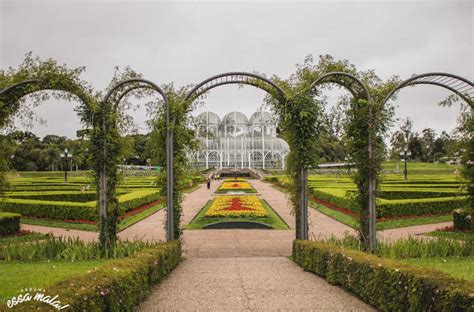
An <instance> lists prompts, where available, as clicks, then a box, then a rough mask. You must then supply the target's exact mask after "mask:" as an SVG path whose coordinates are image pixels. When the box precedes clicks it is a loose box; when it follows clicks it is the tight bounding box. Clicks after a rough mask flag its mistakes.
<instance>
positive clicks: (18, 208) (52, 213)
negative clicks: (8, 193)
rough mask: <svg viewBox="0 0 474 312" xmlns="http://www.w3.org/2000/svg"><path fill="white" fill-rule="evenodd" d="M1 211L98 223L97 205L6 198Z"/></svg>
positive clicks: (0, 208) (1, 204)
mask: <svg viewBox="0 0 474 312" xmlns="http://www.w3.org/2000/svg"><path fill="white" fill-rule="evenodd" d="M0 210H3V211H8V212H15V213H19V214H21V215H24V216H32V217H37V218H48V219H60V220H89V221H97V220H98V217H99V213H98V209H97V208H96V203H95V202H92V204H91V203H74V202H60V201H44V200H41V201H39V200H34V199H17V198H5V199H4V200H2V201H0Z"/></svg>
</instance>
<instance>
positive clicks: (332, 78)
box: [300, 72, 377, 253]
mask: <svg viewBox="0 0 474 312" xmlns="http://www.w3.org/2000/svg"><path fill="white" fill-rule="evenodd" d="M338 77H344V78H347V79H346V81H341V80H339V79H337V78H338ZM347 80H348V81H347ZM325 83H333V84H337V85H339V86H342V87H344V88H346V89H347V90H348V91H349V92H350V93H351V94H352V96H354V98H360V97H363V98H364V99H366V100H367V105H369V118H371V115H372V104H371V97H370V93H369V90H368V89H367V87H366V85H365V84H364V83H363V82H362V81H360V80H359V79H358V78H357V77H355V76H354V75H352V74H349V73H346V72H330V73H326V74H324V75H322V76H320V77H319V78H318V79H316V80H315V81H313V83H312V84H311V85H310V87H309V89H308V92H307V95H308V96H311V95H312V92H313V90H314V89H315V88H316V87H317V86H318V85H321V84H325ZM371 126H372V125H371V121H369V127H371ZM367 152H368V154H367V156H368V161H369V162H373V159H374V155H373V143H372V138H371V137H370V136H369V140H368V144H367ZM368 180H369V183H368V197H369V203H368V204H369V207H368V212H369V229H368V230H369V233H368V235H369V237H367V238H364V240H367V241H368V244H369V246H368V247H369V251H370V252H372V253H375V250H376V247H377V246H376V218H377V212H376V201H375V189H376V181H375V175H374V174H373V172H371V171H369V173H368ZM300 183H301V194H300V207H302V208H303V209H300V210H301V217H300V219H301V227H302V229H303V234H304V235H305V236H306V237H303V239H307V235H308V233H307V231H308V229H307V228H305V225H306V224H307V218H308V216H307V209H308V202H307V196H306V194H307V189H308V169H307V168H304V167H301V173H300Z"/></svg>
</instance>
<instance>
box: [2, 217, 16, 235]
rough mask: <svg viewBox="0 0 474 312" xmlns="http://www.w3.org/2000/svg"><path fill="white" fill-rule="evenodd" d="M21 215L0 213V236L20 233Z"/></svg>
mask: <svg viewBox="0 0 474 312" xmlns="http://www.w3.org/2000/svg"><path fill="white" fill-rule="evenodd" d="M20 219H21V215H19V214H17V213H10V212H0V235H4V234H12V233H17V232H19V231H20Z"/></svg>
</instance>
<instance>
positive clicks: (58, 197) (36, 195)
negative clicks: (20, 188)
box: [5, 191, 97, 203]
mask: <svg viewBox="0 0 474 312" xmlns="http://www.w3.org/2000/svg"><path fill="white" fill-rule="evenodd" d="M5 195H6V197H8V198H18V199H35V200H46V201H67V202H81V203H85V202H90V201H94V200H97V192H96V191H87V192H81V191H51V192H9V193H6V194H5Z"/></svg>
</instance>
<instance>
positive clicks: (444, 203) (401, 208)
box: [377, 196, 467, 217]
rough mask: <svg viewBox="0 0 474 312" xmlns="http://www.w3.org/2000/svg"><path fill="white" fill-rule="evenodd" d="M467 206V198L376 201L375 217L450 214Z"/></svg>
mask: <svg viewBox="0 0 474 312" xmlns="http://www.w3.org/2000/svg"><path fill="white" fill-rule="evenodd" d="M466 205H467V196H454V197H439V198H421V199H399V200H378V201H377V216H378V217H394V216H403V215H423V214H429V213H433V214H450V213H451V211H453V209H457V208H462V207H465V206H466Z"/></svg>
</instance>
